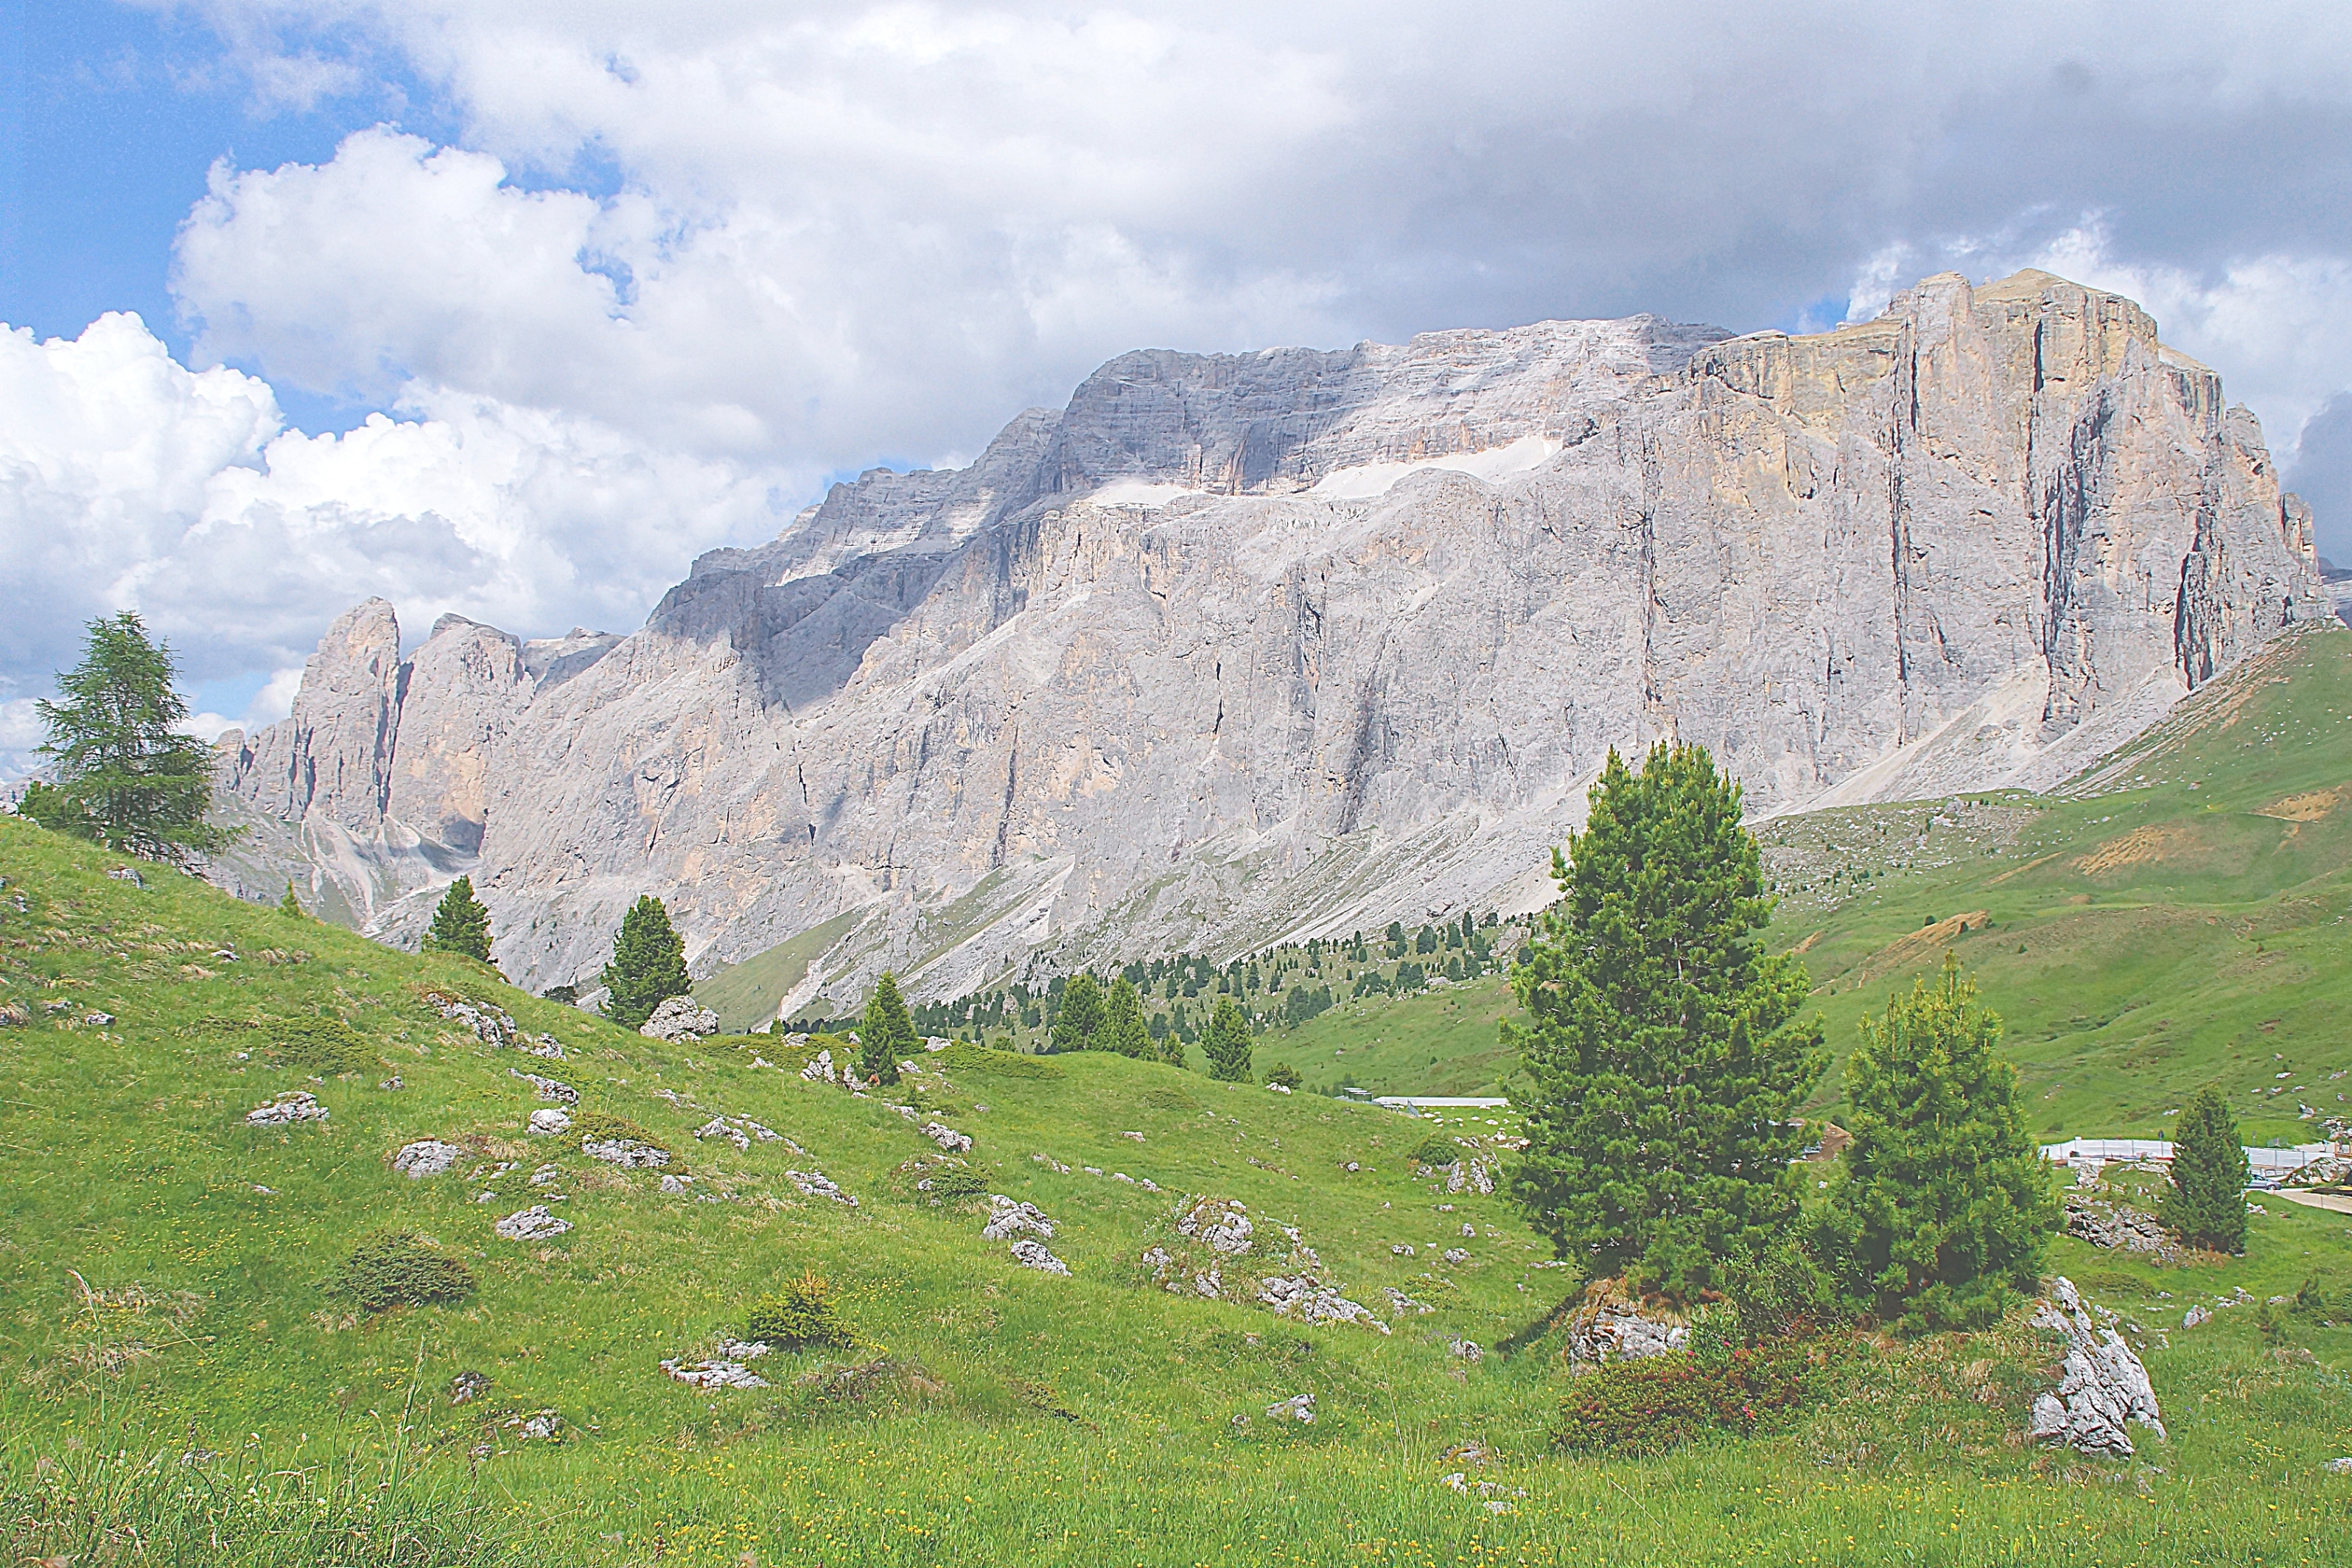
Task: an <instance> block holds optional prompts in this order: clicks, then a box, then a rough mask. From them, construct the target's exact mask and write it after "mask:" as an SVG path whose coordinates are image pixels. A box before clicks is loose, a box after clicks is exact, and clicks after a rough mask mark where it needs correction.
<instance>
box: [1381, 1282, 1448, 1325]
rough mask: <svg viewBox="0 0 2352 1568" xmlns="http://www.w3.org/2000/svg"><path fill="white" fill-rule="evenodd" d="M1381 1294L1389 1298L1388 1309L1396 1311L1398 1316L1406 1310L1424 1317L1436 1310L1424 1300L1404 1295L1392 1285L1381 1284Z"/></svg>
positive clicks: (1402, 1314)
mask: <svg viewBox="0 0 2352 1568" xmlns="http://www.w3.org/2000/svg"><path fill="white" fill-rule="evenodd" d="M1381 1294H1382V1295H1383V1296H1386V1297H1387V1298H1388V1299H1389V1309H1390V1310H1391V1311H1393V1312H1394V1313H1396V1315H1397V1316H1399V1317H1402V1316H1404V1314H1406V1313H1407V1312H1412V1313H1413V1314H1414V1315H1416V1316H1418V1317H1424V1318H1425V1317H1427V1316H1428V1315H1429V1314H1430V1313H1432V1312H1434V1311H1435V1310H1437V1309H1436V1308H1434V1307H1433V1306H1431V1305H1430V1304H1429V1303H1428V1302H1426V1301H1416V1300H1413V1299H1412V1297H1410V1296H1408V1295H1406V1294H1405V1293H1404V1292H1403V1291H1402V1290H1400V1289H1397V1288H1396V1287H1395V1286H1393V1285H1383V1286H1381Z"/></svg>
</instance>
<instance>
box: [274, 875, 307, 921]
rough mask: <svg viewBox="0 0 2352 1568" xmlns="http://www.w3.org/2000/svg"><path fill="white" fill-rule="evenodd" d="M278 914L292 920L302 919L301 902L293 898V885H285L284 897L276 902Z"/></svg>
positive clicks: (290, 883)
mask: <svg viewBox="0 0 2352 1568" xmlns="http://www.w3.org/2000/svg"><path fill="white" fill-rule="evenodd" d="M278 913H279V914H281V915H285V916H287V917H289V919H292V920H298V921H299V920H300V919H301V918H302V900H299V899H298V898H296V897H295V896H294V884H293V883H292V882H290V881H289V882H288V883H287V884H286V896H285V897H284V898H282V899H280V900H278Z"/></svg>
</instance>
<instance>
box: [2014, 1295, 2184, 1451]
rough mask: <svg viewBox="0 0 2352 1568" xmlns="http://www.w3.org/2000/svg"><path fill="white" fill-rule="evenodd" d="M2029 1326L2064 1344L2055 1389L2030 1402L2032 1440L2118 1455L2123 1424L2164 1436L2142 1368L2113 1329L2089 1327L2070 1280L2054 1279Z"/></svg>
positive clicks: (2123, 1445)
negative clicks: (2048, 1295) (2060, 1338)
mask: <svg viewBox="0 0 2352 1568" xmlns="http://www.w3.org/2000/svg"><path fill="white" fill-rule="evenodd" d="M2033 1326H2034V1327H2035V1328H2037V1329H2047V1330H2051V1331H2054V1332H2056V1333H2059V1334H2061V1335H2063V1336H2064V1338H2065V1341H2066V1361H2065V1364H2064V1366H2063V1369H2062V1370H2061V1373H2060V1378H2059V1384H2058V1387H2057V1388H2056V1390H2055V1391H2053V1392H2052V1393H2048V1394H2042V1395H2040V1396H2039V1397H2037V1398H2036V1399H2035V1400H2034V1401H2033V1414H2032V1418H2031V1420H2030V1422H2029V1423H2028V1425H2027V1427H2026V1433H2027V1435H2028V1436H2031V1437H2032V1438H2033V1439H2034V1441H2036V1442H2040V1443H2048V1444H2053V1445H2063V1447H2069V1448H2073V1449H2074V1450H2075V1451H2076V1452H2078V1453H2084V1454H2114V1455H2118V1456H2121V1455H2126V1454H2129V1453H2131V1452H2132V1442H2131V1438H2130V1437H2129V1436H2127V1435H2126V1433H2125V1431H2124V1426H2125V1424H2126V1422H2130V1421H2137V1422H2138V1423H2139V1424H2140V1425H2141V1426H2145V1427H2147V1429H2148V1430H2149V1431H2151V1432H2154V1433H2155V1434H2156V1435H2157V1436H2158V1437H2162V1436H2164V1435H2165V1431H2164V1421H2163V1417H2162V1415H2160V1414H2159V1412H2158V1409H2157V1405H2156V1390H2155V1389H2154V1388H2153V1387H2151V1386H2150V1385H2149V1384H2148V1381H2147V1368H2146V1367H2144V1366H2142V1365H2141V1364H2140V1360H2139V1357H2138V1356H2137V1355H2135V1354H2133V1353H2132V1348H2131V1346H2129V1345H2127V1344H2126V1343H2125V1342H2124V1341H2123V1337H2122V1336H2121V1335H2119V1334H2117V1333H2116V1331H2114V1330H2113V1329H2100V1330H2097V1331H2094V1330H2093V1329H2092V1327H2091V1319H2090V1314H2089V1313H2087V1312H2085V1311H2084V1310H2083V1301H2082V1298H2081V1297H2079V1296H2078V1295H2076V1294H2075V1291H2074V1281H2073V1280H2071V1279H2067V1278H2065V1277H2064V1276H2063V1275H2061V1276H2059V1278H2058V1280H2057V1283H2056V1286H2055V1288H2054V1289H2053V1291H2052V1292H2051V1300H2045V1301H2042V1302H2041V1303H2040V1304H2039V1305H2038V1306H2037V1308H2036V1309H2035V1311H2034V1314H2033Z"/></svg>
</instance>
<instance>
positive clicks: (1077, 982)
mask: <svg viewBox="0 0 2352 1568" xmlns="http://www.w3.org/2000/svg"><path fill="white" fill-rule="evenodd" d="M1132 989H1133V987H1132V986H1130V987H1129V990H1132ZM1102 1026H1103V994H1102V985H1101V983H1100V982H1098V981H1097V980H1096V979H1095V977H1094V973H1093V972H1092V971H1090V970H1085V969H1081V970H1079V971H1078V972H1077V973H1076V974H1073V975H1071V976H1070V983H1069V984H1067V985H1065V986H1064V987H1062V1005H1061V1006H1060V1007H1059V1008H1058V1009H1057V1010H1056V1011H1055V1014H1054V1032H1053V1035H1052V1037H1051V1038H1050V1040H1049V1042H1048V1048H1049V1049H1051V1050H1056V1051H1091V1050H1093V1049H1094V1048H1095V1047H1097V1045H1098V1044H1100V1043H1101V1042H1100V1041H1099V1040H1098V1039H1097V1036H1098V1035H1100V1034H1101V1032H1102Z"/></svg>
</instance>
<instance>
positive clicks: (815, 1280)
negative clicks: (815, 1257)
mask: <svg viewBox="0 0 2352 1568" xmlns="http://www.w3.org/2000/svg"><path fill="white" fill-rule="evenodd" d="M743 1332H744V1334H745V1336H746V1337H747V1338H750V1339H752V1340H757V1341H759V1342H761V1343H764V1344H767V1345H769V1346H771V1347H772V1348H774V1349H777V1350H793V1351H796V1350H803V1349H806V1348H807V1347H808V1346H810V1345H844V1346H846V1345H850V1344H854V1343H855V1342H856V1336H855V1335H853V1334H851V1333H850V1331H849V1328H848V1325H846V1324H845V1323H844V1322H843V1321H841V1318H840V1314H839V1313H838V1312H837V1311H836V1310H835V1307H834V1300H833V1287H832V1286H830V1285H828V1284H826V1283H825V1281H824V1279H821V1278H820V1277H818V1276H817V1275H816V1274H814V1273H813V1272H812V1273H805V1274H803V1275H802V1276H801V1277H800V1278H799V1279H788V1280H786V1281H785V1282H784V1284H783V1285H782V1288H781V1289H777V1290H776V1291H775V1292H774V1293H773V1294H771V1295H768V1296H764V1297H762V1298H761V1300H759V1301H758V1302H757V1303H755V1304H754V1305H753V1306H752V1308H751V1311H750V1313H749V1314H747V1315H746V1316H745V1318H744V1320H743Z"/></svg>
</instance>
